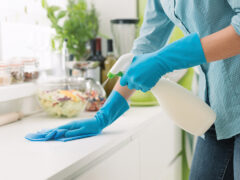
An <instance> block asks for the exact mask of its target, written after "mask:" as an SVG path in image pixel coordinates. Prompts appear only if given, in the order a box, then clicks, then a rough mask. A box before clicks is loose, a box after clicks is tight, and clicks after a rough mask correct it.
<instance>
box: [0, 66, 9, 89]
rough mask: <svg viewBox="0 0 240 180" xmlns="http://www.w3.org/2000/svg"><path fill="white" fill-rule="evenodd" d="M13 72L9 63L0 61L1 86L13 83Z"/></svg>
mask: <svg viewBox="0 0 240 180" xmlns="http://www.w3.org/2000/svg"><path fill="white" fill-rule="evenodd" d="M11 80H12V79H11V74H10V69H9V65H8V64H6V63H3V62H0V86H6V85H9V84H11Z"/></svg>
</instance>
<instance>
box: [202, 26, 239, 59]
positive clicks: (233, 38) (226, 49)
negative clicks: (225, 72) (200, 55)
mask: <svg viewBox="0 0 240 180" xmlns="http://www.w3.org/2000/svg"><path fill="white" fill-rule="evenodd" d="M201 44H202V47H203V51H204V54H205V57H206V60H207V62H213V61H217V60H222V59H226V58H230V57H232V56H236V55H238V54H240V36H239V35H238V34H237V33H236V31H235V30H234V28H233V26H231V25H230V26H228V27H226V28H224V29H222V30H220V31H218V32H216V33H213V34H211V35H208V36H206V37H204V38H202V39H201Z"/></svg>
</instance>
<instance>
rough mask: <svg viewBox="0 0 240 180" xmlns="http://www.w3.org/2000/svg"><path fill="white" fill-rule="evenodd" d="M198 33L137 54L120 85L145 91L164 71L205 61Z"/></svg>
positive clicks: (151, 86) (183, 67) (153, 84)
mask: <svg viewBox="0 0 240 180" xmlns="http://www.w3.org/2000/svg"><path fill="white" fill-rule="evenodd" d="M206 62H207V61H206V58H205V55H204V52H203V49H202V45H201V42H200V38H199V36H198V34H196V33H195V34H192V35H189V36H187V37H185V38H182V39H180V40H178V41H175V42H174V43H172V44H170V45H168V46H166V47H164V48H162V49H160V50H158V51H156V52H153V53H147V54H142V55H137V56H135V57H134V58H133V62H132V64H131V66H130V67H129V69H128V70H127V71H126V73H125V74H124V75H123V77H122V78H121V80H120V84H121V85H122V86H126V85H127V86H128V88H129V89H136V90H141V91H143V92H146V91H148V90H150V89H151V88H153V87H154V86H155V84H156V83H157V82H158V81H159V79H160V78H161V77H162V76H163V75H164V74H166V73H168V72H172V71H173V70H176V69H185V68H189V67H192V66H196V65H200V64H203V63H206Z"/></svg>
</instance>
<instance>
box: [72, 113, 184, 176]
mask: <svg viewBox="0 0 240 180" xmlns="http://www.w3.org/2000/svg"><path fill="white" fill-rule="evenodd" d="M163 117H164V115H163V116H155V117H154V118H153V119H152V121H151V123H149V124H148V125H146V126H144V127H143V128H142V129H141V131H139V132H138V133H136V134H135V135H134V136H133V137H132V141H130V142H129V143H127V144H125V145H124V146H123V147H121V148H119V149H115V150H114V151H111V152H108V153H106V156H105V158H103V159H100V160H98V161H96V162H95V163H92V164H93V165H92V167H91V165H90V166H89V167H88V168H87V169H84V172H82V170H81V169H80V170H79V174H78V175H77V177H75V178H74V180H113V179H114V180H122V179H124V180H148V179H151V180H161V179H164V180H178V179H179V178H180V174H179V170H180V168H179V167H180V163H181V161H179V160H178V161H176V162H175V163H174V164H172V165H171V166H170V162H171V160H172V159H173V158H174V156H175V155H176V154H177V153H178V152H179V150H180V144H179V146H177V145H178V143H177V141H178V137H177V136H176V131H178V130H177V128H176V127H175V126H174V124H173V123H172V122H171V121H168V119H164V118H163ZM179 138H180V136H179ZM179 141H180V139H179ZM76 174H77V173H76ZM178 177H179V178H178Z"/></svg>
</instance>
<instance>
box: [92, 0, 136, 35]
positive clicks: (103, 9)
mask: <svg viewBox="0 0 240 180" xmlns="http://www.w3.org/2000/svg"><path fill="white" fill-rule="evenodd" d="M88 2H89V3H93V4H94V5H95V7H96V9H97V11H98V12H99V19H100V33H102V34H104V35H107V36H110V37H111V35H112V34H111V29H110V20H111V19H115V18H136V17H137V0H89V1H88Z"/></svg>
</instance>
